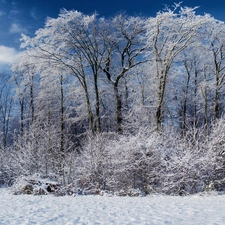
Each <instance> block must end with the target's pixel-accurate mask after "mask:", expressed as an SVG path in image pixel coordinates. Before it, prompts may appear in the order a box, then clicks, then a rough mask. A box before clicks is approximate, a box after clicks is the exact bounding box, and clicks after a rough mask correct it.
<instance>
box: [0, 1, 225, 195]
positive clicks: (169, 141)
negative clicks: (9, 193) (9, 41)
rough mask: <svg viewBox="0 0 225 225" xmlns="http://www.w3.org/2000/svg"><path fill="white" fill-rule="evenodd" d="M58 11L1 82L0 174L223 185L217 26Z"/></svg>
mask: <svg viewBox="0 0 225 225" xmlns="http://www.w3.org/2000/svg"><path fill="white" fill-rule="evenodd" d="M195 10H196V8H189V7H182V6H181V5H180V4H176V5H175V6H173V7H171V8H166V9H165V10H163V11H160V12H158V13H157V14H156V16H155V17H150V18H147V17H142V16H129V15H126V14H118V15H116V16H114V17H111V18H103V17H99V16H98V15H97V14H95V13H94V14H92V15H84V14H83V13H81V12H78V11H75V10H73V11H67V10H65V9H63V10H61V11H60V14H59V16H58V18H47V20H46V23H45V26H44V27H43V28H40V29H38V30H37V31H36V33H35V35H34V36H33V37H29V36H26V35H22V37H21V53H20V57H19V58H18V60H17V61H16V63H14V64H13V65H12V68H11V71H12V73H11V74H10V76H9V75H8V74H1V77H0V79H1V82H0V85H1V87H0V114H1V121H0V130H1V133H0V138H1V146H0V147H1V149H0V160H1V163H0V183H1V184H3V185H12V184H13V182H14V181H15V180H16V179H17V178H18V177H21V176H28V175H33V174H39V175H40V176H42V177H49V178H51V179H55V180H57V181H58V182H59V183H60V184H62V185H64V186H67V185H71V184H73V186H74V187H75V188H77V189H78V188H79V190H89V191H90V192H91V193H93V192H98V191H99V190H107V191H112V192H116V191H121V190H123V191H124V192H128V191H129V190H134V189H135V190H140V191H141V192H142V193H145V194H151V193H166V194H191V193H196V192H201V191H207V190H218V191H223V190H224V188H225V180H224V178H225V176H224V175H225V159H224V146H225V120H224V112H225V108H224V106H225V24H224V22H222V21H218V20H216V19H215V18H214V17H212V16H211V15H208V14H205V15H196V12H195Z"/></svg>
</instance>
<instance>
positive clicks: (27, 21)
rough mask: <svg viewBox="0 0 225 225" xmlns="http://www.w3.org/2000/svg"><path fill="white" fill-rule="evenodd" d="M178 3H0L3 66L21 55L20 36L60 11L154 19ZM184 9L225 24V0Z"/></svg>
mask: <svg viewBox="0 0 225 225" xmlns="http://www.w3.org/2000/svg"><path fill="white" fill-rule="evenodd" d="M174 2H179V1H176V0H111V1H106V0H0V64H3V63H4V64H7V63H10V62H12V61H13V58H14V56H15V55H16V54H17V53H18V51H19V46H20V41H19V39H20V36H21V33H25V34H27V35H29V36H32V35H33V34H34V32H35V30H37V29H38V28H41V27H43V26H44V23H45V19H46V17H48V16H49V17H57V15H58V13H59V11H60V9H61V8H66V9H76V10H78V11H81V12H83V13H85V14H90V13H92V12H94V11H96V12H97V13H98V14H99V15H100V16H106V17H107V16H113V15H115V14H116V13H118V12H120V11H125V12H126V13H127V14H129V15H135V14H143V15H146V16H155V15H156V13H157V12H158V11H160V10H162V9H163V8H164V5H168V6H170V5H172V4H173V3H174ZM182 5H183V6H189V7H194V6H200V8H199V9H198V10H197V13H198V14H203V13H204V12H206V13H210V14H211V15H212V16H214V17H215V18H216V19H219V20H223V21H225V1H224V0H210V1H209V0H208V1H207V0H186V1H183V3H182Z"/></svg>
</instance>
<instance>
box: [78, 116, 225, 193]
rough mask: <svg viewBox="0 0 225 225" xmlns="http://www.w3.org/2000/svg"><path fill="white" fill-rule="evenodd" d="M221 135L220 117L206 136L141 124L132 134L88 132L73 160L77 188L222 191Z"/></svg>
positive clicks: (224, 168) (224, 184)
mask: <svg viewBox="0 0 225 225" xmlns="http://www.w3.org/2000/svg"><path fill="white" fill-rule="evenodd" d="M224 137H225V124H224V121H223V120H222V121H218V122H217V123H216V124H214V125H212V126H211V130H210V134H209V135H206V134H205V131H204V129H200V128H199V129H193V130H189V131H187V132H186V133H185V135H184V134H180V133H178V132H176V131H174V130H172V129H171V130H167V131H166V130H165V131H164V132H163V133H159V132H157V131H148V130H145V129H143V130H141V129H140V131H139V133H138V134H136V135H131V134H130V135H117V134H114V133H110V134H109V133H108V134H101V135H98V136H95V137H91V136H89V138H88V139H86V140H85V144H84V145H83V150H82V151H81V155H80V156H79V157H77V163H76V165H75V167H76V169H75V170H76V171H77V174H76V181H77V182H76V185H77V188H81V189H85V190H86V191H87V190H89V192H93V193H94V192H95V193H99V192H100V190H109V191H113V192H117V193H120V190H123V191H122V192H124V193H128V190H131V189H138V190H140V191H141V192H142V193H144V194H151V193H164V194H170V195H186V194H194V193H197V192H202V191H206V190H218V191H222V190H224V189H225V180H224V177H225V176H224V175H225V166H224V156H223V153H224V152H223V151H224V150H223V149H224V144H225V142H224ZM90 190H93V191H90ZM94 190H95V191H94ZM122 192H121V193H122ZM125 195H126V194H125Z"/></svg>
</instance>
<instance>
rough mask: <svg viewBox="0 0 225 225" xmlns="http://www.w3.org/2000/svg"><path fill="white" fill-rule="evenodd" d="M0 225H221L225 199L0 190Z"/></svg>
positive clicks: (206, 196)
mask: <svg viewBox="0 0 225 225" xmlns="http://www.w3.org/2000/svg"><path fill="white" fill-rule="evenodd" d="M0 199H1V200H0V225H13V224H15V225H25V224H26V225H28V224H29V225H30V224H40V225H44V224H54V225H57V224H60V225H72V224H80V225H81V224H82V225H85V224H107V225H108V224H119V225H123V224H129V225H132V224H150V225H154V224H157V225H160V224H179V225H182V224H192V225H194V224H198V225H199V224H204V225H206V224H208V225H212V224H214V225H216V224H217V225H218V224H224V221H225V210H224V209H225V195H210V196H208V195H204V196H200V195H194V196H186V197H178V196H147V197H108V196H75V197H72V196H64V197H54V196H51V195H47V196H31V195H12V194H11V193H9V192H8V190H7V189H0Z"/></svg>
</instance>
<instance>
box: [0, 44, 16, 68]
mask: <svg viewBox="0 0 225 225" xmlns="http://www.w3.org/2000/svg"><path fill="white" fill-rule="evenodd" d="M17 56H18V52H17V51H16V49H14V48H9V47H6V46H3V45H0V63H3V64H10V63H13V62H14V61H15V60H16V58H17Z"/></svg>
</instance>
